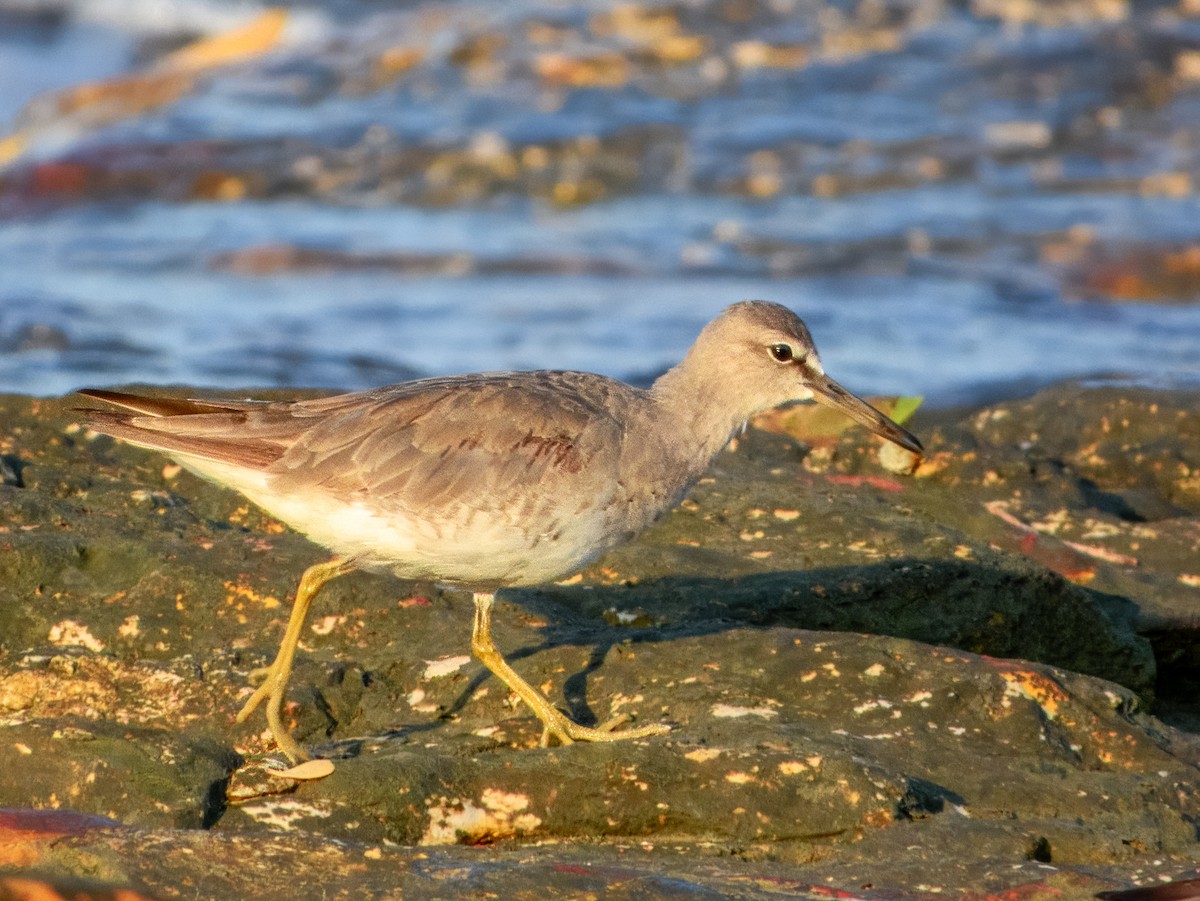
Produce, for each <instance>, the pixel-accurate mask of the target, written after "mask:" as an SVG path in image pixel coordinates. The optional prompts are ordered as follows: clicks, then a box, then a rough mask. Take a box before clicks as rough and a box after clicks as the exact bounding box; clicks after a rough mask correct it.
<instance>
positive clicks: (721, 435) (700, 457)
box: [650, 354, 749, 469]
mask: <svg viewBox="0 0 1200 901" xmlns="http://www.w3.org/2000/svg"><path fill="white" fill-rule="evenodd" d="M737 394H738V392H737V391H736V388H735V386H732V385H730V384H729V383H727V382H723V381H722V380H721V378H720V377H719V376H717V375H716V374H714V373H713V372H712V371H711V367H702V366H701V365H699V361H698V360H697V359H696V357H695V355H693V354H689V355H688V356H687V357H685V358H684V360H683V362H681V363H680V364H679V365H678V366H676V367H674V368H673V369H671V370H669V371H667V372H666V373H664V374H663V375H662V376H660V377H659V378H658V380H657V381H656V382H655V383H654V384H653V385H652V386H651V388H650V396H651V397H652V398H653V399H654V401H655V404H656V405H657V406H658V407H659V409H660V410H661V411H662V414H661V415H662V419H663V421H666V422H670V423H672V425H673V427H674V428H675V429H676V430H677V431H678V432H679V433H680V435H679V437H680V438H682V439H684V440H685V441H686V443H687V446H688V450H689V453H688V456H689V457H690V458H692V459H693V460H694V461H695V464H696V465H698V466H699V467H700V468H701V469H703V468H704V467H706V466H707V465H708V464H709V463H710V462H711V461H712V459H713V457H715V456H716V455H717V454H719V453H720V452H721V450H722V449H723V448H724V447H725V445H726V444H728V443H729V439H730V438H731V437H733V435H734V434H735V433H736V432H737V431H738V430H739V429H741V428H742V426H743V424H744V423H745V421H746V419H747V418H748V417H749V412H747V411H745V410H744V409H743V407H744V403H745V402H744V399H742V398H741V397H739V396H737Z"/></svg>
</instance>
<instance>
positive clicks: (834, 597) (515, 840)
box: [0, 384, 1200, 898]
mask: <svg viewBox="0 0 1200 901" xmlns="http://www.w3.org/2000/svg"><path fill="white" fill-rule="evenodd" d="M76 405H77V399H72V398H66V399H61V400H35V399H30V398H26V397H17V396H10V397H5V398H2V399H0V461H2V467H0V470H2V474H3V482H4V484H3V486H0V509H2V510H3V519H2V522H0V549H2V553H0V759H3V760H4V762H5V764H6V765H5V766H4V768H3V772H2V773H0V807H4V808H12V810H11V811H10V812H9V813H8V814H5V815H3V816H0V866H8V867H18V868H21V869H22V870H23V871H27V872H28V873H31V874H33V875H34V876H37V877H38V878H42V879H46V880H49V881H50V882H51V883H55V884H65V883H63V880H67V881H69V880H70V879H73V878H77V877H87V878H88V879H90V880H92V881H93V882H94V885H92V888H93V889H95V890H96V891H100V890H101V888H102V887H104V886H109V887H111V886H116V885H121V886H129V887H132V888H133V889H135V890H137V891H139V892H142V893H144V894H146V895H147V896H149V897H177V896H181V895H188V896H189V897H190V896H194V895H195V891H194V887H195V886H202V887H203V890H202V893H203V894H206V895H209V896H212V897H235V896H236V897H277V896H278V894H279V892H280V891H282V890H284V889H286V888H293V887H294V886H296V885H302V884H305V883H314V884H315V883H319V884H320V885H321V887H322V889H323V891H324V892H325V896H326V897H345V898H353V897H400V896H402V895H405V894H406V893H422V892H423V893H426V894H429V895H438V896H441V895H439V893H443V894H447V895H448V894H452V893H453V892H463V891H468V892H477V893H480V894H486V893H488V892H500V893H501V894H504V895H506V896H508V897H521V896H524V895H533V894H535V893H536V894H537V895H539V896H540V897H546V898H556V897H563V898H567V897H576V896H578V895H579V894H580V893H587V892H592V893H596V894H602V895H603V896H605V897H646V896H653V897H680V898H705V897H741V898H768V897H778V896H780V895H785V896H793V897H805V896H812V897H817V896H821V897H827V896H828V892H829V891H831V890H838V891H843V892H846V893H847V896H848V897H867V898H874V897H881V898H882V897H887V898H907V897H926V896H928V895H930V894H933V893H936V892H938V891H950V890H959V889H970V890H973V891H978V892H980V893H986V892H989V891H991V892H1000V891H1007V890H1011V891H1013V892H1018V893H1021V894H1022V896H1026V897H1042V896H1045V897H1049V896H1054V897H1089V896H1091V895H1092V894H1093V893H1094V892H1096V891H1100V890H1103V889H1106V888H1113V887H1120V886H1125V885H1129V884H1132V883H1134V882H1139V881H1143V882H1155V881H1158V880H1159V879H1160V878H1170V877H1179V878H1182V877H1186V876H1187V875H1189V874H1191V875H1195V873H1196V872H1197V869H1196V868H1197V866H1198V865H1200V844H1198V842H1197V822H1198V820H1197V818H1198V816H1200V771H1198V766H1200V738H1198V737H1197V735H1196V734H1195V733H1196V731H1197V723H1198V722H1200V718H1198V716H1197V705H1196V701H1195V698H1196V693H1195V678H1196V677H1195V673H1196V672H1197V671H1198V670H1197V667H1196V661H1197V654H1198V642H1197V627H1198V624H1200V616H1197V613H1196V611H1197V609H1200V607H1198V604H1197V601H1198V600H1200V565H1198V564H1197V560H1198V559H1200V558H1198V557H1197V554H1196V551H1197V543H1198V542H1200V451H1198V450H1197V448H1198V447H1200V442H1197V440H1196V437H1197V435H1200V394H1195V393H1187V392H1179V391H1174V392H1166V391H1151V390H1146V389H1135V388H1126V387H1112V386H1109V387H1086V386H1082V385H1077V384H1067V385H1062V386H1058V387H1056V388H1053V389H1051V390H1048V391H1046V392H1043V393H1042V394H1040V395H1037V396H1035V397H1033V398H1031V399H1028V400H1023V401H1014V402H1009V403H1004V404H999V405H996V406H993V407H989V408H987V409H985V410H981V411H977V412H974V413H972V414H971V415H968V416H956V415H950V414H936V415H935V414H929V415H928V416H927V417H926V418H925V419H924V421H922V420H921V419H920V418H918V419H917V421H916V422H915V423H914V424H913V425H914V428H915V429H916V431H917V432H918V433H919V434H921V435H922V437H923V438H925V439H926V444H927V447H928V448H929V456H928V457H927V459H926V461H925V462H924V463H923V464H922V465H921V466H920V467H919V468H918V469H917V470H916V472H915V474H914V475H913V476H911V477H908V476H900V475H894V474H892V473H889V472H887V471H886V470H884V469H881V468H880V466H879V464H878V460H877V446H876V445H872V444H867V443H866V439H865V438H864V437H863V435H862V434H861V433H860V432H859V430H849V431H846V432H845V433H844V434H842V435H840V436H837V435H835V436H831V437H830V436H826V437H820V438H810V440H809V441H808V442H804V443H798V442H797V441H796V440H794V439H793V438H792V437H789V436H787V435H783V434H779V433H777V432H766V431H760V430H756V429H752V430H751V431H750V432H748V433H747V434H746V435H745V436H744V437H743V438H742V439H740V440H739V441H738V442H737V444H736V446H735V447H734V448H733V449H731V450H730V451H729V452H727V453H726V454H724V455H723V456H722V457H721V458H720V459H719V460H718V462H717V464H716V466H715V467H714V468H713V470H712V472H711V473H710V474H709V477H708V478H706V479H705V480H704V482H703V483H702V484H701V485H699V486H698V487H697V489H696V490H695V491H694V492H693V494H692V496H691V498H689V500H688V501H686V502H685V503H684V504H683V505H682V507H681V508H680V509H679V510H677V511H676V512H675V513H673V514H672V515H670V516H669V517H667V518H666V519H665V520H664V521H663V522H662V523H661V524H660V525H659V526H657V527H656V528H655V529H653V530H652V531H651V532H649V533H647V534H645V535H644V536H642V537H641V538H640V539H639V540H638V541H637V542H635V543H634V544H632V545H629V546H627V547H625V548H622V549H620V550H618V551H616V552H614V553H613V554H610V555H609V556H608V557H606V558H605V559H603V560H601V561H599V562H598V563H597V564H595V565H594V566H592V567H591V568H589V569H588V570H587V571H586V572H585V573H584V574H583V575H582V577H580V578H578V579H574V580H570V581H569V583H568V584H560V585H554V586H547V587H545V588H542V589H538V590H536V591H512V592H508V593H505V594H503V595H501V598H500V600H499V601H498V603H497V615H496V633H497V640H498V643H499V644H500V646H501V647H502V648H503V649H505V650H506V651H507V652H508V653H509V656H510V660H512V661H513V663H514V665H515V666H516V667H517V668H518V669H519V670H520V671H521V672H522V673H523V674H525V675H526V676H527V678H529V679H530V681H531V682H532V683H533V684H535V685H540V686H542V687H543V688H544V689H545V690H547V691H548V692H549V694H550V697H551V698H553V699H555V700H557V701H558V702H560V703H561V704H562V705H563V706H564V708H565V709H568V710H569V711H571V712H572V714H573V715H574V716H576V717H577V718H579V719H582V720H603V719H606V718H608V717H609V716H610V715H613V714H617V713H625V714H628V715H630V716H632V717H633V718H634V719H635V722H647V721H650V720H663V721H665V722H668V723H670V724H671V725H672V731H671V732H670V733H669V734H668V735H666V736H664V737H662V738H656V739H651V740H646V741H639V742H633V743H618V744H614V745H590V746H589V745H575V746H571V747H565V748H564V747H555V748H538V747H537V743H538V738H539V731H540V730H539V728H538V726H537V722H536V720H535V719H534V718H533V717H532V716H530V715H529V714H528V713H527V712H526V711H525V710H524V709H522V708H521V707H520V706H519V705H514V703H513V702H512V701H511V700H510V698H508V697H507V693H506V692H505V691H504V690H503V689H502V687H500V686H499V685H498V683H497V682H496V680H494V679H491V678H488V677H486V675H485V672H484V671H483V670H482V668H481V667H480V666H479V665H478V664H477V663H475V662H474V661H472V660H471V659H470V658H469V629H470V619H471V616H470V613H471V600H470V598H469V597H467V596H465V595H464V594H462V593H461V592H453V591H443V590H440V589H438V588H437V587H436V586H432V585H420V584H410V583H402V582H399V581H396V580H392V579H389V578H386V577H379V576H371V575H365V574H354V575H352V576H349V577H346V578H344V579H341V580H338V581H336V582H334V583H332V584H331V585H330V586H329V588H328V589H327V591H326V593H325V594H323V595H322V597H321V598H320V599H319V600H318V602H317V604H316V608H315V609H314V611H313V615H312V618H311V622H310V627H309V629H308V630H307V631H306V635H305V638H304V639H303V641H302V644H301V647H302V650H301V654H300V659H299V662H298V666H297V671H296V674H295V676H294V677H293V681H292V690H291V692H290V698H291V704H290V705H289V709H288V715H289V716H290V717H291V718H292V719H293V721H294V723H295V726H296V731H297V734H298V736H300V737H301V738H302V740H303V741H305V742H306V743H308V744H310V745H311V746H313V747H314V748H315V749H317V750H318V751H319V752H320V753H322V754H326V755H328V756H331V757H334V758H336V769H335V771H334V772H333V774H332V775H331V776H329V777H328V778H326V779H322V780H317V781H308V782H301V781H297V780H293V779H285V778H281V777H279V776H278V775H273V771H272V767H274V765H275V761H274V760H273V758H272V756H271V755H270V751H271V748H270V743H269V741H268V737H267V736H266V735H265V734H264V733H263V731H262V730H263V722H262V721H261V719H259V718H258V717H255V718H253V719H252V720H251V722H250V723H249V724H248V725H246V726H236V725H234V723H233V715H234V713H235V712H236V711H237V709H238V707H239V705H240V702H241V700H242V699H244V697H245V696H246V695H248V693H249V687H248V686H249V681H250V672H251V671H252V670H253V669H254V668H255V667H257V666H260V665H263V664H265V663H266V662H268V661H269V659H270V657H271V655H272V654H273V653H274V649H275V645H276V643H277V641H278V639H279V637H280V635H281V632H282V628H283V623H284V621H285V619H286V616H287V609H288V601H289V597H290V593H291V592H292V591H293V590H294V587H295V582H296V581H297V579H298V577H299V574H300V572H301V571H302V569H303V568H304V567H305V566H306V565H308V564H310V563H312V562H315V561H316V560H318V559H321V558H322V552H321V551H320V550H319V549H316V548H314V547H313V546H312V545H311V544H309V543H308V542H307V541H306V540H305V539H303V538H302V537H300V536H297V535H295V534H292V533H290V532H288V531H287V530H286V529H284V528H283V527H282V526H281V525H280V524H278V523H277V522H275V521H274V520H272V519H271V518H270V517H268V516H266V515H265V514H263V513H262V512H260V511H258V510H257V509H255V508H253V507H251V506H249V505H248V504H247V503H246V502H245V501H244V500H242V499H241V498H240V497H238V496H237V495H234V494H232V493H230V492H228V491H225V490H223V489H220V488H218V487H215V486H212V485H209V484H207V483H204V482H202V481H200V480H198V479H195V478H193V477H192V476H190V475H189V474H188V473H187V472H185V471H181V470H180V469H179V468H178V467H176V466H174V465H173V464H171V463H170V462H169V461H168V460H166V459H165V458H163V457H161V456H158V455H154V454H150V453H147V452H144V451H140V450H137V449H133V448H128V447H124V446H121V445H118V444H116V443H114V442H112V441H111V440H110V439H108V438H105V437H101V436H95V435H92V434H90V433H88V432H86V431H85V430H83V429H81V428H80V427H79V426H78V424H77V421H76V418H75V417H74V415H73V414H72V412H71V409H70V408H71V407H73V406H76ZM797 422H799V425H797ZM762 424H763V425H764V426H770V427H771V428H774V429H778V428H790V429H793V430H799V431H801V432H803V417H800V418H799V419H783V418H780V417H774V418H769V419H767V420H765V421H764V422H763V423H762ZM864 633H865V634H864ZM71 812H74V813H71ZM99 818H108V819H107V820H104V819H99ZM334 839H336V840H338V841H336V842H335V841H333V840H334ZM450 886H454V888H450ZM98 896H99V895H98Z"/></svg>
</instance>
